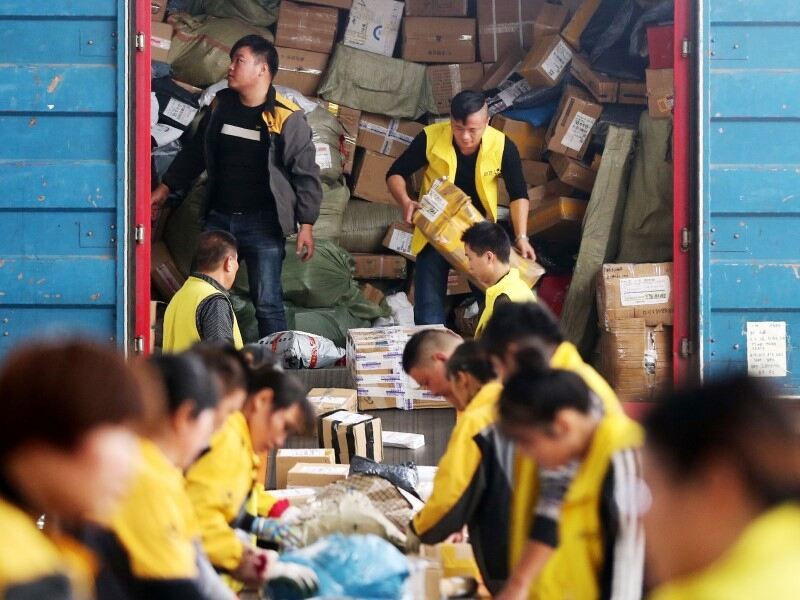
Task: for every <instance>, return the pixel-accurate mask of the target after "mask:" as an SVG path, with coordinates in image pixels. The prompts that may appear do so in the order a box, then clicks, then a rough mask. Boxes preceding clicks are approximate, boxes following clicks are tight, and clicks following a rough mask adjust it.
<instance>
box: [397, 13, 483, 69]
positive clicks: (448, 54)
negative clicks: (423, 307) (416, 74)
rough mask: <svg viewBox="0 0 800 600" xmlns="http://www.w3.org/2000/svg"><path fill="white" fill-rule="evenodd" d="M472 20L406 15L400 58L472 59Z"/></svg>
mask: <svg viewBox="0 0 800 600" xmlns="http://www.w3.org/2000/svg"><path fill="white" fill-rule="evenodd" d="M475 41H476V38H475V19H452V18H448V17H406V19H405V21H404V23H403V59H404V60H410V61H416V62H425V63H470V62H474V61H475Z"/></svg>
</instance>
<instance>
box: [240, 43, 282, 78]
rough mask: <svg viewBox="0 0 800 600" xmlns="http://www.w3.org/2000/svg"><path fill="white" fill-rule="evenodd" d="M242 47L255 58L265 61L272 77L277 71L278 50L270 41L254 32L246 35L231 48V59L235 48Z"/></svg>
mask: <svg viewBox="0 0 800 600" xmlns="http://www.w3.org/2000/svg"><path fill="white" fill-rule="evenodd" d="M242 48H249V49H250V52H252V53H253V56H255V57H256V59H257V60H260V61H262V62H265V63H267V68H268V69H269V74H270V75H271V76H272V77H273V78H274V77H275V75H276V74H277V73H278V50H277V49H276V48H275V45H274V44H273V43H272V42H270V41H269V40H267V39H266V38H264V37H262V36H260V35H257V34H255V33H253V34H250V35H246V36H244V37H243V38H241V39H240V40H239V41H237V42H236V43H235V44H234V45H233V47H232V48H231V52H230V57H231V60H233V55H234V54H236V52H237V50H241V49H242Z"/></svg>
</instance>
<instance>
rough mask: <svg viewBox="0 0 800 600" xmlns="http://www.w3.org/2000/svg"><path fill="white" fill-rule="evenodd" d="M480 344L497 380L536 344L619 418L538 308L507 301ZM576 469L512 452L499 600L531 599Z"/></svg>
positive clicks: (596, 378) (606, 389) (618, 409)
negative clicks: (506, 572) (505, 566)
mask: <svg viewBox="0 0 800 600" xmlns="http://www.w3.org/2000/svg"><path fill="white" fill-rule="evenodd" d="M480 342H481V344H482V345H483V346H484V348H485V349H486V352H487V354H488V355H489V358H490V359H491V361H492V364H493V366H494V368H495V371H496V372H497V374H498V376H499V377H500V379H501V381H505V380H507V379H508V378H509V377H510V376H511V375H512V374H513V373H514V371H515V369H516V363H515V358H514V357H515V353H516V352H517V351H518V350H519V349H520V348H521V347H523V346H526V345H531V344H535V345H537V346H538V347H539V348H540V349H541V350H542V351H543V353H544V354H545V357H546V358H547V359H548V360H549V364H550V367H551V368H554V369H563V370H567V371H571V372H573V373H576V374H577V375H578V376H580V377H581V379H583V381H584V382H585V383H586V384H587V385H588V386H589V389H590V391H591V396H592V399H593V401H594V403H595V405H596V406H597V407H598V410H600V411H601V412H603V413H604V414H619V413H622V406H621V405H620V403H619V400H618V399H617V396H616V394H615V393H614V391H613V390H612V389H611V386H609V385H608V383H607V382H606V381H605V380H604V379H603V378H602V377H601V376H600V375H599V374H598V373H597V372H596V371H595V370H594V369H593V368H592V367H591V366H589V365H587V364H586V363H585V362H584V361H583V359H582V358H581V356H580V354H579V353H578V350H577V348H575V346H574V345H573V344H571V343H570V342H567V341H565V340H564V336H563V334H562V333H561V329H560V327H559V325H558V321H557V320H556V318H555V317H554V316H553V315H552V314H551V313H550V311H549V310H548V309H547V308H546V307H544V306H543V305H542V304H541V303H536V302H526V303H512V302H508V303H506V304H501V305H500V306H497V307H496V308H495V310H494V313H493V315H492V317H491V319H489V322H488V323H487V325H486V328H485V329H484V330H483V332H482V335H481V339H480ZM575 468H576V465H574V464H573V465H569V466H567V467H563V468H560V469H555V470H551V469H542V470H541V472H540V470H539V469H538V467H537V465H536V462H535V461H533V460H531V459H530V458H529V457H527V456H525V455H522V454H520V453H517V455H516V458H515V468H514V478H513V482H514V484H513V489H514V492H513V495H512V507H511V516H510V519H509V526H510V534H509V535H510V538H509V562H510V565H511V566H512V570H511V575H510V576H509V579H508V582H507V584H506V586H505V588H504V589H503V590H502V592H501V593H500V594H499V595H498V598H499V600H521V599H523V598H528V597H529V596H530V595H531V593H532V591H531V590H532V586H533V585H534V582H535V580H536V578H537V575H538V573H540V572H541V569H543V568H544V566H545V564H546V563H547V561H548V560H549V558H550V557H551V555H552V554H553V551H554V550H555V548H556V547H557V546H558V515H559V513H560V509H561V501H562V499H563V494H564V492H565V491H566V489H567V488H568V486H569V482H570V481H571V479H572V477H573V475H574V470H575ZM534 597H535V596H534Z"/></svg>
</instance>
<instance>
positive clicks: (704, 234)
mask: <svg viewBox="0 0 800 600" xmlns="http://www.w3.org/2000/svg"><path fill="white" fill-rule="evenodd" d="M799 6H800V4H798V3H797V2H796V1H795V0H775V1H773V2H751V1H750V0H704V2H703V3H702V7H701V11H702V14H701V20H700V22H701V27H700V41H701V46H700V49H701V56H700V71H699V73H700V102H701V105H700V112H701V114H700V120H701V129H702V143H701V145H700V153H701V168H702V171H703V172H702V174H701V186H702V189H701V196H700V200H701V225H700V233H701V244H702V246H701V265H700V266H701V269H700V273H701V281H700V306H699V314H700V333H701V360H702V370H703V374H704V376H707V377H714V376H719V375H723V374H726V373H731V372H739V373H741V372H748V371H749V372H751V373H752V374H758V375H760V376H765V377H768V378H769V379H771V380H772V381H774V383H776V384H777V385H778V386H779V387H780V389H781V390H782V392H783V393H785V394H787V395H800V351H798V343H799V342H798V340H800V242H798V233H797V232H798V231H800V144H798V139H800V45H798V43H797V40H798V39H800V8H799ZM757 330H760V331H757ZM748 331H749V335H748Z"/></svg>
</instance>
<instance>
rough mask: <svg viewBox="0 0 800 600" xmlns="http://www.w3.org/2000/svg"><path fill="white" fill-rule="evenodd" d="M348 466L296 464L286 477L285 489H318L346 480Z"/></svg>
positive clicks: (348, 471) (348, 470)
mask: <svg viewBox="0 0 800 600" xmlns="http://www.w3.org/2000/svg"><path fill="white" fill-rule="evenodd" d="M348 473H350V465H324V464H319V463H297V464H296V465H295V466H293V467H292V468H291V470H290V471H289V474H288V475H287V476H286V487H287V488H289V489H292V488H319V487H325V486H326V485H329V484H331V483H336V482H337V481H342V480H343V479H347V475H348Z"/></svg>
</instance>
